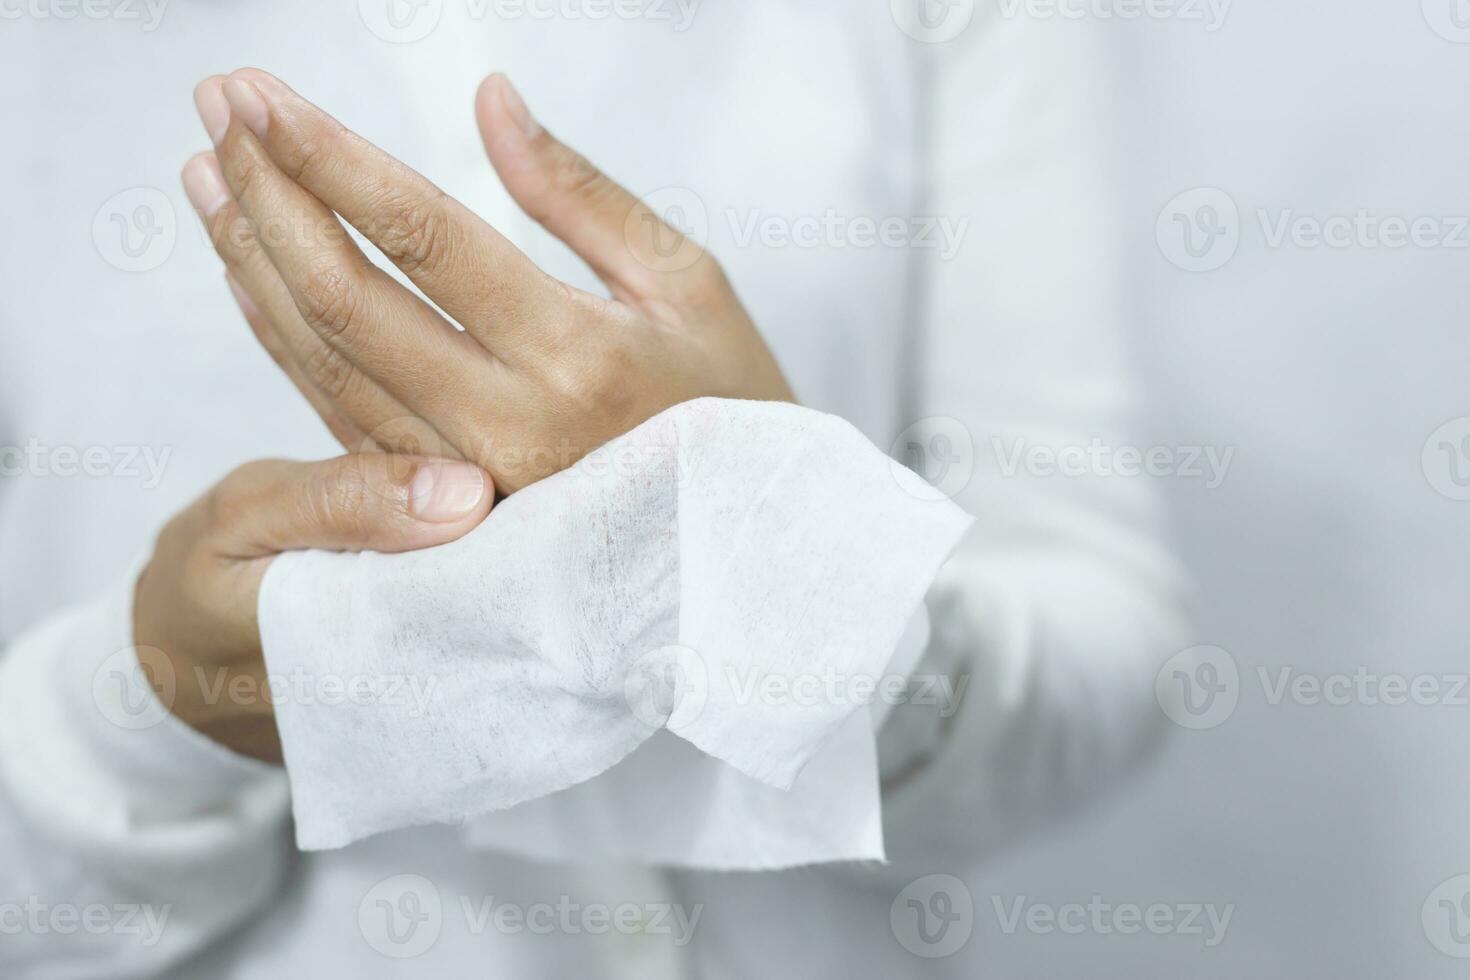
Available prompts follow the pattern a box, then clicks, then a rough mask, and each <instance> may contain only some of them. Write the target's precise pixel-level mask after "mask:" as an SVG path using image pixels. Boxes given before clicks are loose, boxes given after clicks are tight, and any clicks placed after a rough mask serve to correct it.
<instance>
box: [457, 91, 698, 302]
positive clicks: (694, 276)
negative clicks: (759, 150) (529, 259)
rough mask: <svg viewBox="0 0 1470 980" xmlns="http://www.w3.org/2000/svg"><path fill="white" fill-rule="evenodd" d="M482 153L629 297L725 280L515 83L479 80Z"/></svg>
mask: <svg viewBox="0 0 1470 980" xmlns="http://www.w3.org/2000/svg"><path fill="white" fill-rule="evenodd" d="M475 118H476V121H477V122H478V123H479V126H480V136H481V138H482V139H483V140H484V141H485V151H486V153H488V154H489V156H490V162H491V164H492V165H494V167H495V172H496V173H497V174H499V175H500V179H501V181H502V182H503V183H504V184H505V188H506V190H508V191H510V195H511V197H512V198H514V199H515V202H516V204H518V205H520V207H521V209H522V210H523V211H525V212H526V213H527V214H529V215H530V216H531V217H532V218H534V219H536V221H537V222H539V223H540V224H541V225H542V226H543V227H545V228H546V230H547V231H549V232H551V233H552V234H553V235H555V236H556V237H557V238H559V239H561V240H562V241H563V242H565V243H566V244H567V245H568V246H569V247H570V248H571V250H572V251H573V252H576V253H577V255H578V256H580V257H581V258H582V260H583V261H584V262H586V263H587V264H588V265H589V266H591V267H592V271H593V272H595V273H597V276H598V278H600V279H601V280H602V281H603V282H604V283H606V284H607V287H608V289H610V290H611V291H612V293H613V295H614V296H615V297H616V298H618V299H620V300H624V301H626V302H630V303H634V304H637V303H638V302H639V301H650V300H651V301H660V300H669V299H677V298H679V297H681V296H683V295H686V294H687V293H688V292H689V291H691V290H703V289H707V288H708V287H709V286H711V285H712V283H711V279H712V278H713V279H714V280H715V281H716V282H719V281H723V274H722V273H721V272H720V269H719V266H718V264H717V263H716V262H715V261H714V259H713V258H712V257H711V256H710V255H709V254H708V253H707V252H706V251H705V250H704V248H703V246H701V245H700V244H699V243H698V242H696V241H694V240H693V239H691V238H689V237H687V236H686V235H685V234H684V233H683V232H681V231H679V230H678V229H676V228H674V227H673V226H672V225H670V224H669V223H668V222H666V221H665V220H664V219H663V218H662V217H661V216H660V215H658V214H656V213H655V212H654V211H653V210H652V209H651V208H649V207H648V205H646V204H645V203H643V202H642V201H640V200H639V199H638V198H636V197H634V196H633V195H632V194H630V193H629V192H628V191H627V190H625V189H624V188H623V187H622V186H621V185H620V184H618V183H617V182H615V181H613V180H612V179H611V178H609V177H608V176H607V175H606V174H604V173H603V172H602V171H601V170H599V169H597V167H595V166H593V165H592V163H590V162H589V161H588V160H587V158H586V157H584V156H582V155H581V154H580V153H578V152H577V151H576V150H573V149H572V148H571V147H569V146H567V145H566V144H565V143H563V142H561V141H560V140H558V139H557V138H556V137H555V136H552V135H551V134H550V133H548V132H547V131H546V130H545V129H543V128H542V127H541V125H540V124H539V123H538V122H536V120H535V118H534V117H533V116H532V115H531V112H530V110H529V109H528V108H527V107H526V103H525V101H524V100H523V99H522V98H521V96H520V93H518V92H517V91H516V90H515V88H514V87H513V86H512V85H511V83H510V80H509V79H508V78H506V77H505V76H504V75H500V74H495V75H491V76H490V77H489V78H486V79H485V81H484V82H482V83H481V84H480V89H479V92H478V93H477V94H476V96H475Z"/></svg>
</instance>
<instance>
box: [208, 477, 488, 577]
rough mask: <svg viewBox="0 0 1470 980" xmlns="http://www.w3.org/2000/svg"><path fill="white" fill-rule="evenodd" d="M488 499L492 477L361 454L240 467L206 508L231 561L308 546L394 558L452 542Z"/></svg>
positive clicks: (481, 515) (479, 516) (478, 517)
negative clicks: (392, 555) (400, 553)
mask: <svg viewBox="0 0 1470 980" xmlns="http://www.w3.org/2000/svg"><path fill="white" fill-rule="evenodd" d="M494 499H495V488H494V484H493V483H492V482H491V478H490V475H489V474H488V473H486V472H485V471H484V470H482V469H480V468H479V467H478V466H475V465H473V464H471V463H462V462H456V461H450V460H441V459H429V458H426V457H416V456H397V455H393V454H390V453H362V454H357V455H351V456H339V457H337V458H336V459H329V460H325V461H323V462H317V463H295V462H286V461H282V460H267V461H263V462H258V463H249V464H246V465H245V466H242V467H240V468H239V469H238V470H236V471H235V472H234V473H232V474H230V476H228V477H226V478H225V480H224V481H223V482H221V483H220V485H219V486H218V487H217V488H216V489H215V491H214V494H213V496H212V499H211V500H210V512H211V518H212V523H213V526H214V527H215V528H216V529H217V531H218V532H219V533H220V534H222V535H223V536H224V538H225V543H226V546H227V547H228V549H229V550H230V551H231V552H232V554H233V555H234V556H235V557H238V558H256V557H263V556H266V555H273V554H278V553H280V552H283V551H302V550H306V549H309V548H320V549H323V550H327V551H384V552H397V551H414V550H417V549H419V548H430V547H433V546H435V545H440V544H446V543H448V542H450V541H455V540H457V539H459V538H460V537H462V536H463V535H465V534H467V533H469V532H470V531H471V530H473V529H474V528H476V527H477V526H479V524H480V523H481V522H482V521H483V520H484V519H485V516H486V515H487V514H489V513H490V507H491V504H492V503H493V502H494Z"/></svg>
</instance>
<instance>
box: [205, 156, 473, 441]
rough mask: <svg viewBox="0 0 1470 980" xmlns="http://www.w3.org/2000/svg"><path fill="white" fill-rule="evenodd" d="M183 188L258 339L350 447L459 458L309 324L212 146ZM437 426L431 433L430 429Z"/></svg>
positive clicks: (340, 438)
mask: <svg viewBox="0 0 1470 980" xmlns="http://www.w3.org/2000/svg"><path fill="white" fill-rule="evenodd" d="M183 179H184V190H185V192H186V193H187V194H188V196H189V200H190V203H192V204H193V205H194V207H195V209H196V210H198V212H199V215H200V218H201V220H203V221H204V224H205V227H206V228H207V229H208V230H209V235H210V240H211V241H212V242H213V243H214V246H215V251H216V252H217V253H218V254H219V257H220V258H221V259H222V260H223V261H224V263H225V270H226V277H227V279H228V281H229V284H230V290H231V292H232V293H233V294H234V296H235V300H236V302H237V303H238V304H239V306H240V310H241V312H242V313H243V314H244V316H245V321H246V322H247V323H248V324H249V325H250V329H251V331H252V332H254V334H255V336H256V338H257V339H258V340H259V341H260V342H261V345H262V346H263V347H265V349H266V351H267V352H268V353H269V354H270V355H271V358H272V360H274V361H275V362H276V363H277V364H278V365H280V367H281V369H282V370H283V371H284V372H285V373H286V375H287V377H289V378H290V379H291V380H292V382H293V383H295V385H296V387H297V388H298V389H299V390H300V391H301V393H302V394H303V395H304V396H305V397H306V400H307V401H308V402H309V403H310V404H311V406H312V408H314V409H315V410H316V412H317V414H318V415H319V416H321V418H322V421H324V422H325V423H326V424H327V428H328V429H330V430H331V432H332V434H333V435H334V436H336V438H337V440H338V441H339V442H341V443H342V445H343V447H344V448H345V449H347V450H348V451H349V452H372V451H375V450H378V449H383V450H387V451H389V452H399V453H417V454H421V455H430V456H448V457H451V458H456V459H457V458H461V456H460V454H459V453H458V452H457V451H456V450H455V449H454V447H453V446H451V445H449V443H448V442H446V441H445V440H444V439H443V438H442V437H440V436H439V435H438V433H437V432H434V431H433V427H432V426H430V425H429V424H428V423H427V422H425V421H423V420H422V419H420V418H418V417H417V416H415V415H414V413H413V412H411V411H410V410H409V409H408V408H407V406H405V405H404V404H403V403H402V402H400V401H399V400H398V399H396V398H394V397H393V396H392V395H390V394H389V393H388V392H387V391H385V390H384V389H383V388H382V386H381V385H379V384H378V383H377V381H375V380H373V379H372V378H371V377H369V376H368V375H366V374H364V373H363V372H362V371H361V370H359V369H358V367H357V366H356V365H355V364H353V362H352V361H351V360H349V359H348V358H347V357H346V356H344V355H343V354H342V353H341V352H340V351H338V350H336V349H335V348H333V347H331V346H330V345H328V344H327V343H326V342H325V341H324V340H322V338H321V337H320V336H318V335H317V333H316V331H314V330H312V329H311V328H310V327H309V326H307V325H306V323H305V321H303V320H302V319H301V314H300V312H299V311H298V310H297V308H296V303H295V301H294V300H293V299H292V297H291V293H290V290H288V289H287V288H286V284H285V283H284V282H282V281H281V277H280V276H279V275H278V274H277V273H276V270H275V267H274V266H273V265H271V263H270V260H269V259H268V258H266V256H265V254H264V252H263V251H262V250H261V247H260V243H259V241H258V240H257V239H256V237H255V234H254V230H253V226H252V225H251V223H250V221H249V220H248V219H246V218H245V217H244V215H243V214H242V213H241V211H240V207H239V205H238V204H236V203H235V201H234V199H233V198H232V197H231V196H230V191H229V188H228V187H227V186H226V185H225V182H224V177H223V175H222V174H221V172H220V168H219V161H218V160H217V159H216V158H215V156H214V154H212V153H201V154H198V155H197V156H195V157H193V158H191V159H190V160H189V162H188V163H187V164H185V166H184V174H183ZM431 433H432V437H431V436H430V434H431Z"/></svg>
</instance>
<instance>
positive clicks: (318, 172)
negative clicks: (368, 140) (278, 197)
mask: <svg viewBox="0 0 1470 980" xmlns="http://www.w3.org/2000/svg"><path fill="white" fill-rule="evenodd" d="M346 135H347V127H345V126H343V125H342V124H341V123H340V122H337V121H336V120H335V119H333V120H331V121H329V122H322V123H317V124H313V125H312V126H311V128H310V129H309V130H308V131H306V132H303V133H301V134H300V136H299V137H298V140H297V142H296V145H295V152H294V154H293V155H292V157H291V159H290V160H289V161H287V163H286V166H285V168H284V171H285V174H286V176H287V177H290V178H291V179H292V180H293V181H296V182H297V183H312V182H314V181H315V180H316V178H317V177H319V176H324V175H325V174H327V173H328V172H329V171H330V170H331V168H332V166H333V163H334V161H335V160H336V159H337V155H336V153H335V152H334V151H335V150H336V149H337V147H338V146H339V145H340V144H341V142H342V140H343V138H344V137H345V136H346Z"/></svg>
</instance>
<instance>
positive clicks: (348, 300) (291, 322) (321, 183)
mask: <svg viewBox="0 0 1470 980" xmlns="http://www.w3.org/2000/svg"><path fill="white" fill-rule="evenodd" d="M195 99H196V102H197V104H198V106H199V110H200V115H201V117H202V118H203V120H204V123H205V127H206V129H207V130H208V131H209V134H210V136H211V138H212V139H213V140H214V143H215V147H216V150H215V153H214V154H209V153H206V154H201V155H200V156H197V157H195V158H194V159H192V160H191V161H190V162H189V164H188V166H187V167H186V168H185V171H184V183H185V186H186V188H187V189H188V191H189V196H190V198H191V200H192V201H193V202H194V204H195V206H196V207H197V208H198V209H199V210H200V212H201V214H202V216H203V217H204V219H205V221H206V223H207V224H208V225H209V226H210V228H211V237H212V238H213V239H214V241H215V246H216V249H217V250H218V252H219V254H220V256H221V257H222V258H223V259H224V261H225V265H226V267H227V269H228V273H229V275H230V277H231V280H232V285H233V287H234V288H235V291H236V294H237V297H238V298H239V299H240V302H241V306H242V308H243V309H244V311H245V315H246V318H247V320H248V321H249V322H250V324H251V327H252V328H253V329H254V330H255V332H256V334H257V335H258V336H259V337H260V339H261V341H262V343H263V344H264V345H265V346H266V348H267V349H268V350H270V351H271V353H272V354H273V356H274V357H275V358H276V359H277V361H278V363H280V364H281V366H282V368H283V369H284V370H285V371H286V373H287V374H289V375H290V376H291V378H292V379H293V380H294V381H295V382H296V384H297V386H298V387H300V388H301V390H302V391H303V393H305V395H306V396H307V398H308V399H309V400H310V401H311V403H312V405H313V406H314V407H316V409H317V411H318V413H319V414H321V415H322V417H323V418H324V419H325V420H326V421H327V424H328V426H329V427H330V428H331V429H332V431H333V432H334V433H335V434H336V435H337V437H338V438H339V439H340V440H342V441H343V442H344V444H346V445H348V446H349V447H355V448H379V449H384V450H390V451H404V452H412V451H416V450H419V451H421V450H422V449H423V447H424V445H425V440H429V441H430V442H431V444H432V445H433V446H434V448H435V449H436V450H437V451H438V452H439V453H442V455H444V456H447V457H451V458H453V457H460V458H464V459H468V460H472V461H474V462H476V463H478V464H479V465H481V466H483V467H484V468H485V469H486V470H487V471H489V472H490V473H491V474H492V475H493V476H494V478H495V481H496V486H497V487H498V488H499V489H500V490H501V491H502V492H505V493H510V492H513V491H515V490H518V489H520V488H522V487H524V486H526V485H527V484H529V483H532V482H534V481H536V480H539V479H541V478H543V477H546V476H549V475H550V474H551V473H554V472H556V471H557V470H560V469H563V468H565V467H566V466H569V465H570V464H571V463H572V462H575V460H576V459H578V458H580V457H581V456H583V455H586V454H587V453H588V452H591V451H592V450H593V449H596V448H597V447H598V446H600V445H602V444H603V443H605V442H607V441H608V440H610V439H613V438H615V437H616V436H619V435H621V434H623V433H624V432H627V431H628V430H629V429H632V428H634V427H635V426H637V425H639V424H640V423H642V422H643V421H645V420H647V419H648V418H650V417H652V416H654V415H656V414H658V413H659V412H661V411H663V410H664V409H666V408H669V407H671V406H673V405H676V404H678V403H680V402H683V401H687V400H689V399H692V398H698V397H701V396H706V395H713V396H720V397H727V398H747V399H771V400H791V399H792V393H791V389H790V387H789V386H788V385H787V383H786V380H785V378H784V377H783V376H782V374H781V371H780V368H779V367H778V366H777V365H776V361H775V359H774V358H773V357H772V355H771V353H770V351H769V350H768V349H767V347H766V345H765V343H764V342H763V341H762V340H761V338H760V335H759V333H758V332H757V331H756V328H755V325H754V324H753V323H752V322H751V320H750V318H749V316H747V315H746V313H745V310H744V309H743V308H742V307H741V305H740V303H739V301H738V300H737V299H736V297H735V295H734V292H733V291H732V290H731V288H730V285H729V283H728V282H727V280H726V279H725V276H724V274H723V272H722V271H721V270H720V267H719V266H718V265H717V264H716V263H715V261H714V260H713V259H712V258H711V257H710V256H709V255H708V254H706V253H705V252H704V251H703V250H702V249H700V248H699V246H698V245H697V244H695V243H694V242H692V241H689V240H688V239H686V238H685V237H684V236H682V235H681V234H679V233H678V232H677V231H675V230H674V229H673V228H671V227H669V226H668V225H666V224H665V223H664V222H663V221H661V220H659V218H658V217H657V216H656V215H654V213H653V212H652V211H650V210H649V209H648V208H647V207H646V206H645V205H643V204H642V203H640V202H639V201H638V200H637V199H635V198H634V197H633V196H632V195H631V194H629V193H628V192H627V191H625V190H624V189H623V188H621V187H619V186H618V185H617V184H615V183H613V182H612V181H611V180H609V179H608V178H607V177H605V176H603V175H602V174H601V173H600V172H598V171H597V170H596V168H594V167H593V166H592V165H591V164H589V163H588V162H587V161H586V160H584V159H583V158H582V157H580V156H578V155H577V154H576V153H575V152H573V151H572V150H571V149H569V148H568V147H566V146H564V145H563V144H562V143H560V142H558V141H557V140H556V139H555V138H554V137H553V136H551V134H549V133H547V132H546V131H545V130H544V129H542V128H541V127H540V126H539V125H538V124H537V123H536V122H535V121H534V120H533V119H532V118H531V116H530V114H529V112H528V111H527V110H526V107H525V104H524V103H523V102H522V101H521V99H520V97H519V96H518V95H517V94H516V92H515V90H514V89H513V88H511V86H510V83H509V82H508V81H506V80H505V79H504V78H502V77H500V76H493V75H492V76H491V77H490V78H488V79H486V81H485V83H484V84H483V85H481V87H480V91H479V94H478V97H477V100H476V115H477V118H478V120H479V124H480V131H481V135H482V136H483V138H484V142H485V146H486V149H487V151H488V152H489V155H490V159H491V162H492V163H493V164H494V166H495V169H496V171H497V172H498V173H499V175H500V177H501V179H502V180H503V181H504V182H505V185H506V187H507V189H509V191H510V193H511V195H512V196H513V197H514V198H515V200H516V201H517V203H519V204H520V205H521V207H522V208H524V209H525V210H526V211H527V212H528V213H529V214H530V215H531V216H532V217H534V218H535V219H536V220H538V221H540V222H541V223H542V224H543V225H544V226H545V227H546V228H547V229H548V230H550V231H551V232H552V233H553V234H555V235H556V236H557V237H558V238H560V239H561V240H562V241H564V242H566V243H567V245H569V246H570V247H571V248H572V250H573V251H575V252H576V253H577V254H578V255H580V256H581V257H582V258H583V259H584V260H585V261H586V262H587V263H588V264H589V265H590V266H591V267H592V269H593V270H594V271H595V272H596V273H597V275H598V276H599V277H600V278H601V279H602V281H603V282H604V283H605V284H606V285H607V287H608V289H609V290H610V291H611V293H612V297H613V298H612V299H605V298H602V297H598V296H594V295H592V294H590V293H585V292H582V291H580V290H577V289H574V288H572V287H570V286H568V285H566V284H565V283H562V282H560V281H559V280H556V279H554V278H552V277H551V276H548V275H547V274H546V273H544V272H542V271H541V270H540V269H538V268H537V267H536V266H535V265H534V264H533V263H532V262H531V261H530V260H529V259H527V258H526V256H525V255H523V254H522V253H521V252H519V251H518V250H517V249H516V248H515V247H514V246H512V245H511V244H510V243H509V242H508V241H506V239H505V238H503V237H502V236H501V235H500V234H499V233H498V232H496V231H495V229H493V228H491V227H490V226H489V225H488V224H486V223H485V222H484V221H482V220H481V219H480V218H478V217H477V216H475V215H474V214H472V213H471V212H470V211H468V210H467V209H466V208H465V207H464V206H463V205H461V204H460V203H459V202H457V201H455V200H454V199H452V198H450V197H448V196H446V195H445V194H444V193H443V192H442V191H440V190H439V189H438V188H436V187H435V186H434V185H433V184H431V183H430V182H429V181H428V180H426V179H425V178H424V177H422V176H420V175H419V174H417V173H415V172H414V171H412V170H410V169H409V168H408V167H406V166H404V165H403V164H401V163H399V162H398V161H397V160H394V159H393V158H392V157H389V156H388V155H387V154H385V153H383V152H382V151H381V150H379V149H377V148H376V147H374V146H372V145H371V144H369V143H368V142H366V141H365V140H363V139H362V138H361V137H359V136H356V135H355V134H353V133H351V132H348V131H347V130H346V129H344V128H343V127H342V126H341V124H340V123H338V122H336V121H335V120H333V119H332V118H331V117H330V116H328V115H326V114H325V113H323V112H322V111H321V110H320V109H318V108H316V107H315V106H313V105H312V104H311V103H309V102H307V101H306V100H305V99H303V98H302V97H301V96H299V95H297V94H296V93H295V92H293V91H292V90H291V89H290V88H288V87H287V86H286V85H285V84H284V83H282V82H280V81H279V80H277V79H275V78H273V77H272V76H270V75H268V74H266V73H265V72H262V71H258V70H255V69H243V70H241V71H237V72H235V73H234V74H233V75H231V76H230V77H229V78H228V79H225V78H220V77H214V78H210V79H207V80H206V81H204V82H203V83H201V84H200V86H199V88H198V89H197V90H196V92H195ZM334 211H335V212H336V213H337V214H340V215H341V216H342V217H343V218H345V219H346V220H347V221H348V222H349V223H350V224H352V225H353V226H354V227H356V228H357V229H358V230H359V231H360V232H362V234H363V235H364V236H365V237H366V238H367V239H368V240H369V241H371V242H373V243H374V244H375V245H376V246H377V247H378V248H379V249H380V250H381V251H382V252H383V253H384V254H385V255H387V256H388V258H389V259H390V260H391V261H393V262H394V263H395V264H396V265H397V266H398V267H399V268H400V269H402V270H403V272H404V273H405V274H407V276H408V277H409V278H410V279H411V280H412V281H413V282H414V283H415V284H416V285H417V286H418V287H419V288H420V289H422V290H423V292H424V294H425V295H426V296H428V297H429V298H430V299H431V300H433V301H434V303H435V304H437V305H438V307H439V308H440V309H442V310H443V311H444V312H445V313H447V314H448V315H449V316H450V317H453V318H454V320H456V321H458V323H459V324H460V325H462V326H463V328H464V330H463V332H461V331H459V330H456V329H455V326H454V324H452V323H451V322H450V321H449V320H447V319H445V318H444V317H443V316H440V315H439V313H438V312H436V311H435V310H434V308H433V307H431V306H430V305H429V304H428V303H425V302H424V301H423V300H421V299H420V298H419V297H418V296H416V295H415V294H414V293H413V292H412V291H411V290H408V289H406V288H404V287H403V286H401V285H400V284H399V283H397V282H396V281H394V279H393V278H392V277H391V276H389V275H388V274H387V273H385V272H384V271H383V270H381V269H379V268H378V267H377V266H375V265H373V263H372V262H371V261H369V260H368V259H367V257H366V256H364V255H363V254H362V252H361V251H360V250H359V249H358V248H357V246H356V245H355V244H353V242H352V241H351V240H350V239H349V238H348V237H347V235H346V232H345V229H343V228H342V227H341V225H340V224H339V222H338V221H337V218H336V216H335V215H334V214H333V212H334Z"/></svg>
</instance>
